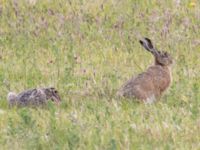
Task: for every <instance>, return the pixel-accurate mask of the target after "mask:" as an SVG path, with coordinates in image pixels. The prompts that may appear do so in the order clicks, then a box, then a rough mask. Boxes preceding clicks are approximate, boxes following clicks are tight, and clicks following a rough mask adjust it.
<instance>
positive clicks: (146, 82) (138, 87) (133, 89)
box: [118, 72, 153, 99]
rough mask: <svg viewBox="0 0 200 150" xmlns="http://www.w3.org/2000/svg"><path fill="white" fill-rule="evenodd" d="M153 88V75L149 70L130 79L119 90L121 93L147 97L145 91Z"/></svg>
mask: <svg viewBox="0 0 200 150" xmlns="http://www.w3.org/2000/svg"><path fill="white" fill-rule="evenodd" d="M152 90H153V81H152V75H151V74H150V73H148V72H144V73H141V74H139V75H138V76H136V77H132V78H131V79H130V80H128V81H127V82H126V83H125V84H124V85H123V86H122V88H121V89H120V90H119V92H118V93H120V94H119V95H122V96H125V97H136V98H139V99H145V95H146V94H145V92H150V91H152Z"/></svg>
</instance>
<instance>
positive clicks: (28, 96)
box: [7, 87, 61, 106]
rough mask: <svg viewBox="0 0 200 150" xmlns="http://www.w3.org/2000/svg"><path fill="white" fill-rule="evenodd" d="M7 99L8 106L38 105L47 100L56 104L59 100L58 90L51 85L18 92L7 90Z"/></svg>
mask: <svg viewBox="0 0 200 150" xmlns="http://www.w3.org/2000/svg"><path fill="white" fill-rule="evenodd" d="M7 99H8V103H9V106H15V105H16V106H28V105H31V106H39V105H44V104H46V103H47V101H48V100H52V101H53V102H55V103H57V104H58V103H59V102H60V101H61V99H60V96H59V94H58V91H57V90H55V88H52V87H51V88H38V89H29V90H26V91H23V92H21V93H19V94H16V93H14V92H9V93H8V96H7Z"/></svg>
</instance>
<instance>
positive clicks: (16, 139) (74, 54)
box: [0, 0, 200, 150]
mask: <svg viewBox="0 0 200 150" xmlns="http://www.w3.org/2000/svg"><path fill="white" fill-rule="evenodd" d="M143 36H146V37H149V38H150V39H152V41H153V42H154V43H155V45H156V46H157V47H158V49H160V50H166V51H168V52H169V53H171V54H172V56H173V57H174V60H175V63H174V65H173V83H172V85H171V87H170V88H169V89H168V91H167V92H166V93H165V94H164V95H163V97H162V98H161V100H160V101H159V102H157V103H154V104H152V105H144V104H141V103H137V102H135V101H134V100H130V99H118V98H117V97H116V96H115V93H116V91H117V89H118V88H119V87H120V86H121V85H122V84H123V83H124V81H126V80H127V79H129V78H130V77H131V76H133V75H137V74H138V73H141V72H142V71H144V70H145V69H146V68H147V67H148V66H149V65H151V64H152V63H153V57H152V55H151V54H150V53H148V52H146V51H145V50H144V49H143V48H142V47H141V45H140V44H139V42H138V40H139V39H140V38H142V37H143ZM47 86H54V87H56V88H57V89H58V90H59V93H60V95H61V97H62V103H61V105H60V106H54V104H53V103H51V102H50V103H48V106H47V108H41V109H40V108H38V109H36V108H12V109H10V108H9V107H8V104H7V100H6V99H7V98H6V97H7V93H8V92H9V91H14V92H20V91H23V90H25V89H29V88H35V87H47ZM0 89H1V90H0V149H2V150H7V149H9V150H10V149H12V150H21V149H22V150H23V149H36V150H39V149H42V150H43V149H57V150H61V149H80V150H83V149H85V150H90V149H91V150H93V149H96V150H103V149H106V150H115V149H118V150H120V149H122V150H123V149H124V150H126V149H127V150H128V149H130V150H132V149H141V150H147V149H148V150H150V149H166V150H168V149H178V150H180V149H181V150H182V149H183V150H188V149H192V150H198V149H200V142H199V141H200V2H199V1H198V0H196V1H195V0H193V1H192V0H182V1H179V0H165V1H161V0H151V1H144V0H67V1H66V0H57V1H54V0H40V1H39V0H19V1H17V0H1V1H0Z"/></svg>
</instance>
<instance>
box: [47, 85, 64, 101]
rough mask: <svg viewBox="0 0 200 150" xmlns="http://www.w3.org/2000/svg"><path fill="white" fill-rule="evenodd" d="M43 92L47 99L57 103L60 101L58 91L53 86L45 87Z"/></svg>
mask: <svg viewBox="0 0 200 150" xmlns="http://www.w3.org/2000/svg"><path fill="white" fill-rule="evenodd" d="M44 93H45V94H46V97H47V99H50V100H52V101H54V102H56V103H59V102H60V101H61V99H60V96H59V94H58V91H57V90H56V89H55V88H53V87H51V88H45V89H44Z"/></svg>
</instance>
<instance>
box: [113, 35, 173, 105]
mask: <svg viewBox="0 0 200 150" xmlns="http://www.w3.org/2000/svg"><path fill="white" fill-rule="evenodd" d="M139 42H140V44H141V45H142V46H143V47H144V48H145V49H146V50H147V51H149V52H151V53H152V54H153V56H154V58H155V62H154V65H152V66H150V67H149V68H148V69H147V70H146V71H145V72H143V73H141V74H139V75H138V76H136V77H132V78H131V79H130V80H128V81H127V82H126V83H125V84H124V85H123V86H122V87H121V88H120V89H119V90H118V92H117V95H118V96H123V97H127V98H136V99H138V100H140V101H143V102H145V103H153V102H154V101H155V100H156V99H158V98H160V96H161V95H162V93H163V92H164V91H166V89H167V88H168V87H169V86H170V83H171V82H172V76H171V65H172V63H173V58H172V56H171V55H170V54H169V53H167V52H163V51H158V50H157V49H156V48H155V47H154V46H153V44H152V42H151V40H150V39H148V38H144V39H142V40H140V41H139Z"/></svg>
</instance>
